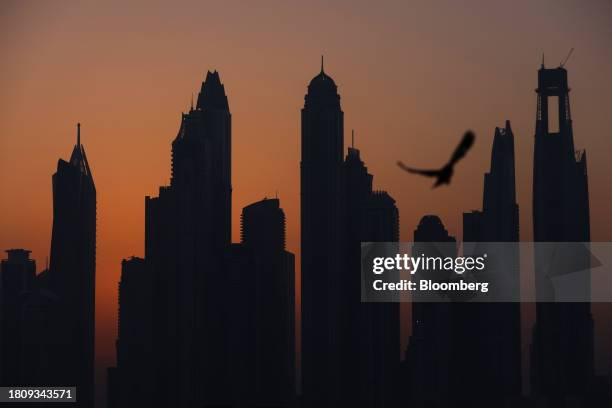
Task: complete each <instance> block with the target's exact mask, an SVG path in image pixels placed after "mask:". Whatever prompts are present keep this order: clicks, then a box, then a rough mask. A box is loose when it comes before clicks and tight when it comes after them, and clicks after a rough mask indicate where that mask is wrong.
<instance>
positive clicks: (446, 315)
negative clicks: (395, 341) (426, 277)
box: [402, 215, 457, 408]
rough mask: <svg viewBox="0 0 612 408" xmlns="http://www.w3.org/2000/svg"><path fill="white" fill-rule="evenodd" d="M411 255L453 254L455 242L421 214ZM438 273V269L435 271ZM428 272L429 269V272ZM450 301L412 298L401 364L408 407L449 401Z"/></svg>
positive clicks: (451, 373) (434, 220) (448, 403)
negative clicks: (410, 330) (416, 299)
mask: <svg viewBox="0 0 612 408" xmlns="http://www.w3.org/2000/svg"><path fill="white" fill-rule="evenodd" d="M413 239H414V247H413V249H412V252H413V256H421V255H422V254H424V255H426V256H442V257H446V256H456V254H457V243H456V240H455V237H453V236H451V235H450V234H449V233H448V231H447V230H446V228H445V227H444V224H443V223H442V220H440V218H439V217H438V216H437V215H425V216H423V217H422V218H421V220H420V221H419V225H418V226H417V228H416V230H415V231H414V234H413ZM435 273H436V276H438V274H439V271H435ZM429 274H430V275H431V272H430V273H429ZM453 306H455V305H453V304H451V303H426V302H418V301H415V300H413V302H412V334H411V336H410V339H409V341H408V347H407V349H406V359H405V362H404V364H403V366H404V367H403V370H402V371H403V372H404V378H403V383H404V384H405V386H406V398H407V399H408V400H409V401H410V406H411V407H416V408H426V407H447V406H453V405H451V401H453V395H452V392H453V383H454V381H456V380H457V377H454V375H455V374H457V373H456V372H455V368H456V366H455V365H454V361H453V355H454V350H453V326H452V325H453V310H454V307H453Z"/></svg>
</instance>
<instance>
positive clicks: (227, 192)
mask: <svg viewBox="0 0 612 408" xmlns="http://www.w3.org/2000/svg"><path fill="white" fill-rule="evenodd" d="M231 190H232V188H231V114H230V111H229V104H228V101H227V96H226V94H225V88H224V86H223V84H222V83H221V80H220V78H219V74H218V73H217V72H216V71H215V72H208V74H207V75H206V79H205V81H204V83H203V84H202V88H201V90H200V93H199V95H198V99H197V105H196V106H195V107H192V108H191V109H190V111H189V112H188V113H187V114H183V115H182V118H181V125H180V129H179V132H178V134H177V136H176V138H175V139H174V141H173V142H172V176H171V182H170V186H167V187H161V188H160V190H159V196H158V197H155V198H151V197H147V198H146V200H145V212H146V215H145V259H146V263H147V268H148V271H149V273H150V274H151V277H152V279H153V297H154V299H155V304H154V308H153V314H154V316H155V320H154V327H153V338H154V344H153V349H154V354H155V364H156V367H155V369H154V371H155V373H156V378H155V381H154V384H155V387H154V395H155V401H156V403H157V404H159V405H160V406H170V405H172V406H176V407H192V406H214V405H224V404H226V403H227V401H228V400H229V398H230V395H229V394H230V388H231V387H230V379H229V368H228V367H229V365H228V359H229V346H228V341H227V338H228V332H229V328H228V319H227V313H228V311H227V303H228V302H229V301H230V299H229V298H230V296H229V294H228V293H225V292H224V288H225V284H226V283H227V282H226V275H225V274H224V273H223V270H224V267H225V265H224V260H225V259H226V257H227V256H228V254H229V251H230V244H231Z"/></svg>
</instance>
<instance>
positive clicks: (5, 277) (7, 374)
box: [0, 249, 36, 386]
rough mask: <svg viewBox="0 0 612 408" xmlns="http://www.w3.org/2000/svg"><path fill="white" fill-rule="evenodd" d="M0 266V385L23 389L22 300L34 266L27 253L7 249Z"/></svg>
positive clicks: (34, 272) (32, 282)
mask: <svg viewBox="0 0 612 408" xmlns="http://www.w3.org/2000/svg"><path fill="white" fill-rule="evenodd" d="M6 253H7V257H6V259H3V260H2V263H1V264H0V385H1V386H10V385H22V384H23V378H22V376H21V375H20V374H21V367H22V365H21V362H22V359H23V351H24V350H23V347H22V345H23V331H24V330H25V328H24V325H23V317H22V316H23V299H24V296H25V295H26V294H27V293H28V292H29V291H31V290H32V288H33V286H34V280H35V278H36V262H35V261H34V260H33V259H30V251H28V250H27V249H9V250H7V251H6Z"/></svg>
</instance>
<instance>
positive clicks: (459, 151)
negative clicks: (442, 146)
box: [448, 130, 474, 166]
mask: <svg viewBox="0 0 612 408" xmlns="http://www.w3.org/2000/svg"><path fill="white" fill-rule="evenodd" d="M473 144H474V132H472V131H471V130H468V131H467V132H465V134H464V135H463V139H462V140H461V143H459V146H457V148H456V149H455V152H454V153H453V156H452V157H451V159H450V161H449V163H448V165H449V166H453V165H454V164H455V163H457V162H458V161H459V160H461V159H462V158H463V157H464V156H465V154H466V153H467V152H468V150H470V148H471V147H472V145H473Z"/></svg>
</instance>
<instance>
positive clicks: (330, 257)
mask: <svg viewBox="0 0 612 408" xmlns="http://www.w3.org/2000/svg"><path fill="white" fill-rule="evenodd" d="M343 137H344V113H343V112H342V109H341V107H340V95H338V91H337V86H336V84H335V82H334V80H333V79H332V78H331V77H330V76H329V75H327V74H326V73H325V71H324V69H323V63H321V72H320V73H319V74H318V75H317V76H315V77H314V78H313V79H312V81H310V84H309V85H308V93H307V94H306V96H305V98H304V108H303V109H302V136H301V139H302V148H301V156H302V157H301V174H300V179H301V249H302V253H301V256H302V258H301V262H302V269H301V273H302V373H303V377H302V379H303V388H302V389H303V398H304V402H305V404H306V406H308V407H325V406H338V405H339V404H340V403H341V401H339V400H340V394H341V391H340V384H339V381H340V380H341V369H342V367H341V358H340V355H341V352H342V350H341V348H342V347H343V344H344V342H345V341H349V339H343V338H342V334H341V333H340V331H339V330H338V329H339V327H340V319H341V312H342V308H341V302H342V299H340V297H339V296H338V293H337V292H336V289H337V288H338V286H339V285H340V284H341V277H342V276H343V273H342V270H343V262H344V257H343V244H342V242H343V238H344V229H343V228H344V227H343V226H344V220H343V217H344V214H343V197H342V195H343V194H342V191H343V177H342V174H343V172H342V154H343V144H344V140H343Z"/></svg>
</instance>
